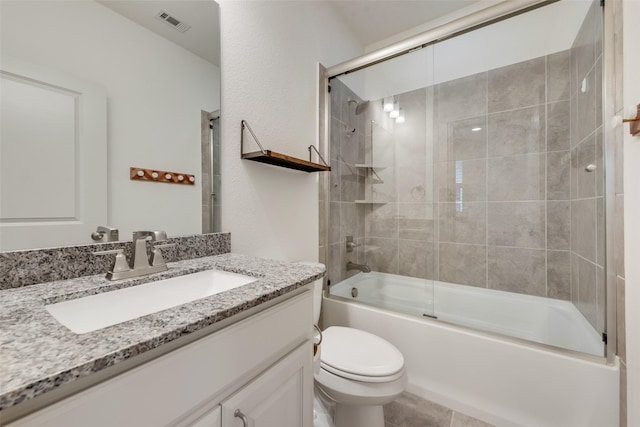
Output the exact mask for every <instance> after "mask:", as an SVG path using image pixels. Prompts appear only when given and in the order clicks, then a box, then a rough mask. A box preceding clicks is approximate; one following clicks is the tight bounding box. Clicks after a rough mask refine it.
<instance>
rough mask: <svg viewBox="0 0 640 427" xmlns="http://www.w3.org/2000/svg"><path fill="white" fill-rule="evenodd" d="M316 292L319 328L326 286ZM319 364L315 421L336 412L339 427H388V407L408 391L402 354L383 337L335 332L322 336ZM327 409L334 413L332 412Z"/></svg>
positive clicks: (344, 330) (335, 328) (316, 360)
mask: <svg viewBox="0 0 640 427" xmlns="http://www.w3.org/2000/svg"><path fill="white" fill-rule="evenodd" d="M305 264H307V265H308V264H312V263H305ZM313 292H314V295H313V304H314V306H313V315H314V321H315V323H316V324H318V321H319V320H320V306H321V303H322V280H317V281H316V282H315V283H314V289H313ZM314 364H315V366H314V380H315V381H314V383H315V394H316V396H315V402H314V407H316V410H315V411H314V412H315V414H314V418H315V419H316V420H317V419H318V415H319V414H320V415H326V414H327V413H329V412H333V423H334V424H335V427H384V414H383V410H382V406H383V405H385V404H387V403H390V402H392V401H393V400H394V399H395V398H396V397H398V396H399V395H400V394H401V393H402V392H403V391H404V389H405V387H406V385H407V373H406V371H405V368H404V357H403V356H402V353H400V351H399V350H398V349H397V348H396V347H394V346H393V345H392V344H391V343H389V342H388V341H386V340H384V339H382V338H380V337H378V336H377V335H374V334H371V333H369V332H365V331H362V330H359V329H355V328H345V327H342V326H331V327H329V328H327V329H325V330H324V331H322V343H321V345H320V347H319V351H318V353H317V354H316V357H315V358H314ZM327 406H332V407H333V411H328V410H326V407H327ZM314 425H316V426H318V425H320V424H318V423H314ZM324 425H326V424H322V426H324Z"/></svg>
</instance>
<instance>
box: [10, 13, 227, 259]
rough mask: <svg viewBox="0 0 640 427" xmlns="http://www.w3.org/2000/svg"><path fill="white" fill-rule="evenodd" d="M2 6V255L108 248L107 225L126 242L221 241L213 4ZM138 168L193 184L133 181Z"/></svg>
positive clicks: (217, 48) (217, 45) (216, 20)
mask: <svg viewBox="0 0 640 427" xmlns="http://www.w3.org/2000/svg"><path fill="white" fill-rule="evenodd" d="M0 8H1V14H0V31H1V33H0V40H1V45H0V52H1V54H2V62H1V63H0V70H1V74H0V77H1V78H0V84H1V85H2V90H3V97H2V111H1V112H2V115H1V116H0V117H1V118H0V120H1V123H0V128H1V131H2V135H1V139H0V141H1V144H2V145H1V146H0V162H1V165H0V250H14V249H31V248H39V247H51V246H62V245H71V244H87V243H93V242H96V241H107V239H109V238H110V237H111V238H113V236H114V234H113V233H112V232H104V233H96V231H97V230H98V227H100V226H102V227H106V228H108V229H109V230H111V229H117V230H118V235H119V239H121V240H128V239H130V237H131V233H132V232H133V231H134V230H147V229H151V230H166V232H167V233H168V235H169V236H177V235H186V234H196V233H201V232H210V231H219V214H218V213H217V212H219V203H218V202H219V183H220V174H219V158H218V157H219V156H218V153H219V140H218V139H216V138H217V135H219V130H218V118H219V116H220V43H219V8H218V5H217V3H215V2H214V1H213V0H199V1H190V0H173V1H113V0H103V1H93V0H81V1H47V0H43V1H28V2H25V1H20V0H15V1H14V0H3V1H2V2H1V3H0ZM5 94H6V96H5ZM131 168H144V169H148V170H151V171H169V172H172V173H177V174H185V175H194V177H195V182H194V185H176V184H174V183H167V182H153V180H149V181H145V180H132V179H131V175H130V174H131V173H132V172H131ZM216 210H217V212H216ZM92 234H93V238H92ZM96 238H98V240H96Z"/></svg>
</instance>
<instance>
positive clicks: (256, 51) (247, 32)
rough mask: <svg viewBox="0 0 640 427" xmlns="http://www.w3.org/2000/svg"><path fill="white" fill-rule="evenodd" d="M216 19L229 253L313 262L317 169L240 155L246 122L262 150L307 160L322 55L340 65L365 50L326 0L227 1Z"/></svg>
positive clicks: (315, 253) (312, 138)
mask: <svg viewBox="0 0 640 427" xmlns="http://www.w3.org/2000/svg"><path fill="white" fill-rule="evenodd" d="M220 19H221V40H222V64H223V68H224V69H223V73H222V84H221V93H222V123H221V141H222V190H221V192H222V230H225V231H230V232H231V247H232V250H233V252H239V253H245V254H250V255H256V256H262V257H269V258H277V259H285V260H303V259H306V260H317V259H318V177H319V173H314V174H307V173H305V172H298V171H290V170H287V169H283V168H279V167H274V166H269V165H264V164H260V163H256V162H251V161H248V160H241V159H240V121H241V120H242V119H245V120H247V121H248V122H249V124H250V126H251V127H252V129H253V130H254V132H255V133H256V135H257V137H258V138H259V139H260V142H261V143H262V144H263V146H264V147H265V148H267V149H271V150H273V151H277V152H280V153H283V154H287V155H291V156H294V157H299V158H303V159H308V151H307V147H308V146H309V145H311V144H314V145H315V144H317V139H318V137H317V135H318V130H317V121H318V100H317V98H318V89H317V87H318V62H320V63H322V64H323V65H325V66H330V65H334V64H336V63H338V62H341V61H344V60H347V59H349V58H352V57H354V56H358V55H360V54H362V47H361V46H360V45H359V43H358V42H356V40H355V38H354V37H353V36H352V35H351V33H350V32H349V31H348V30H347V29H346V27H345V26H344V24H343V23H342V21H341V18H339V16H338V15H337V13H336V12H334V10H333V8H331V6H330V5H329V4H327V3H325V2H291V1H232V0H229V1H222V2H221V4H220ZM246 136H247V137H248V134H247V135H246ZM248 138H249V139H248V140H249V141H250V137H248ZM247 150H250V151H256V150H257V147H256V146H255V145H249V146H248V147H247ZM322 173H326V172H322Z"/></svg>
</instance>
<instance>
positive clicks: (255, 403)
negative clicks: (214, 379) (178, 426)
mask: <svg viewBox="0 0 640 427" xmlns="http://www.w3.org/2000/svg"><path fill="white" fill-rule="evenodd" d="M311 352H312V344H311V343H310V342H305V344H303V345H301V346H300V347H298V348H297V349H296V350H294V351H292V352H291V353H289V354H288V355H287V356H285V357H284V358H283V359H281V360H280V361H279V362H277V363H276V364H275V365H273V366H272V367H271V368H269V369H267V370H266V371H265V372H263V373H262V374H261V375H260V376H258V377H257V378H256V379H255V380H253V381H252V382H250V383H249V384H248V385H247V386H245V387H244V388H242V389H241V390H240V391H238V392H237V393H236V394H234V395H232V396H231V397H230V398H228V399H227V400H225V401H224V402H222V405H221V406H222V427H311V426H312V425H313V375H312V372H311V360H312V356H311ZM243 418H244V421H243Z"/></svg>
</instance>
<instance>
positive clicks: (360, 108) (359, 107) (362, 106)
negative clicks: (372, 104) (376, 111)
mask: <svg viewBox="0 0 640 427" xmlns="http://www.w3.org/2000/svg"><path fill="white" fill-rule="evenodd" d="M348 102H349V104H351V103H352V102H353V103H354V104H356V115H359V114H362V113H363V112H364V111H366V110H367V108H369V101H362V102H358V101H356V100H355V99H350V100H349V101H348Z"/></svg>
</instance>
